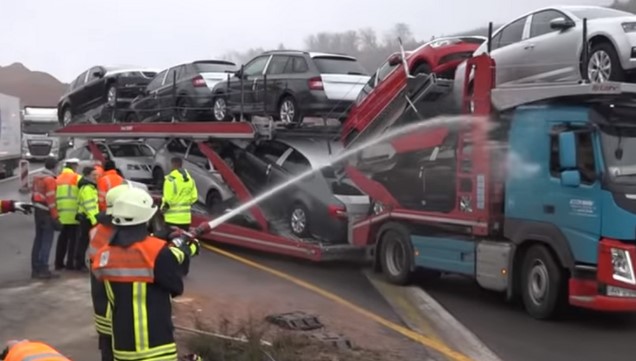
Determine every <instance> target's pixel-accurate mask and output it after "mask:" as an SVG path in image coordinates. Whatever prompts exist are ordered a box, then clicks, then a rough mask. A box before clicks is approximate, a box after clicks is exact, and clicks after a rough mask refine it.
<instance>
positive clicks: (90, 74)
mask: <svg viewBox="0 0 636 361" xmlns="http://www.w3.org/2000/svg"><path fill="white" fill-rule="evenodd" d="M100 70H101V68H100V67H99V66H96V67H93V68H91V70H89V71H88V80H87V81H86V82H87V83H90V82H92V81H95V80H97V79H99V78H98V77H96V76H95V73H96V72H98V71H100Z"/></svg>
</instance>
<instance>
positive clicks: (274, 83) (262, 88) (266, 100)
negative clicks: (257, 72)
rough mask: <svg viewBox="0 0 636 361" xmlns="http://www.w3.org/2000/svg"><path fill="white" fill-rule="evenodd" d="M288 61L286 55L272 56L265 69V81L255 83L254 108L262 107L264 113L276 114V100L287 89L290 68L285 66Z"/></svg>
mask: <svg viewBox="0 0 636 361" xmlns="http://www.w3.org/2000/svg"><path fill="white" fill-rule="evenodd" d="M290 59H291V58H290V57H289V56H287V55H274V56H272V59H271V60H270V61H269V64H268V65H267V68H266V69H265V75H266V77H267V79H266V80H265V79H264V80H263V81H262V82H258V81H257V82H256V89H255V93H254V102H255V103H256V106H255V108H257V109H258V108H259V107H263V108H262V111H263V112H264V113H273V114H276V113H278V109H276V108H277V106H278V100H279V99H280V97H281V95H282V94H283V92H284V91H285V89H287V82H288V76H289V75H290V73H291V71H290V70H291V68H290V67H288V66H287V65H288V63H289V62H290ZM265 83H267V84H265ZM259 103H260V106H259Z"/></svg>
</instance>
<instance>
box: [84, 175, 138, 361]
mask: <svg viewBox="0 0 636 361" xmlns="http://www.w3.org/2000/svg"><path fill="white" fill-rule="evenodd" d="M128 188H129V185H128V184H122V185H119V186H117V187H115V188H113V189H111V190H110V191H108V193H106V211H105V212H100V213H99V215H98V217H97V218H98V221H99V223H98V224H97V226H95V227H94V228H93V229H91V231H90V243H89V246H88V250H87V252H86V261H87V265H88V267H89V268H90V265H91V263H92V260H93V256H94V255H95V254H96V253H97V251H99V250H100V249H101V248H103V247H105V246H106V245H108V241H109V240H110V238H111V237H112V235H113V232H114V228H113V223H112V217H111V213H112V209H113V203H114V202H115V200H116V199H117V198H118V197H119V196H120V195H121V194H122V193H123V192H124V191H125V190H127V189H128ZM90 278H91V298H92V301H93V312H94V318H95V328H96V330H97V334H98V337H99V350H100V352H101V354H102V361H113V346H112V334H113V332H112V324H111V312H112V311H111V307H110V303H109V302H108V297H107V295H106V288H105V287H104V283H103V282H101V281H98V280H97V278H95V275H94V274H93V273H92V272H91V276H90Z"/></svg>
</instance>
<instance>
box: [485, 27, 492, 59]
mask: <svg viewBox="0 0 636 361" xmlns="http://www.w3.org/2000/svg"><path fill="white" fill-rule="evenodd" d="M486 45H487V46H488V55H490V52H491V51H492V21H491V22H489V23H488V43H486Z"/></svg>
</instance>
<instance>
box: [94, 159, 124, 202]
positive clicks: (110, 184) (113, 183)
mask: <svg viewBox="0 0 636 361" xmlns="http://www.w3.org/2000/svg"><path fill="white" fill-rule="evenodd" d="M122 183H124V178H122V177H121V176H120V175H119V174H117V171H116V170H114V169H111V170H108V171H106V172H105V173H104V175H103V176H101V177H100V178H99V179H98V180H97V204H98V205H99V210H100V211H102V212H103V211H105V210H106V193H108V191H109V190H111V189H113V188H115V187H117V186H118V185H120V184H122Z"/></svg>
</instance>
